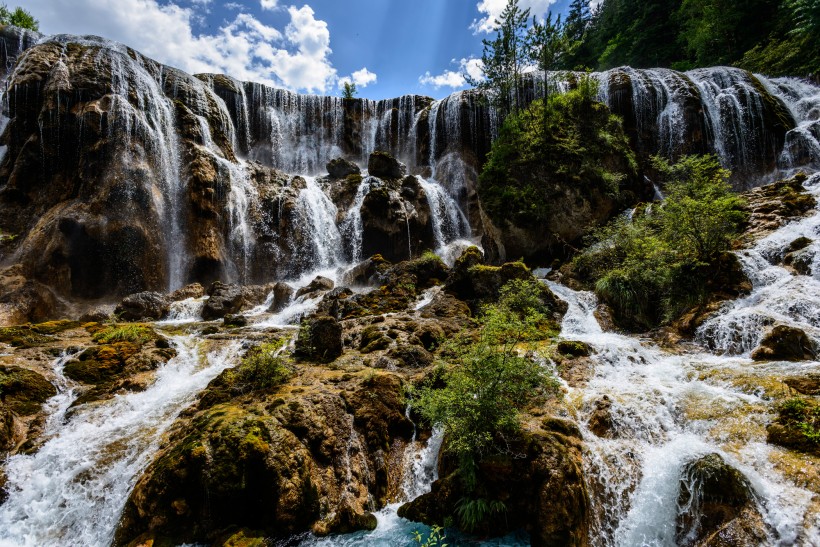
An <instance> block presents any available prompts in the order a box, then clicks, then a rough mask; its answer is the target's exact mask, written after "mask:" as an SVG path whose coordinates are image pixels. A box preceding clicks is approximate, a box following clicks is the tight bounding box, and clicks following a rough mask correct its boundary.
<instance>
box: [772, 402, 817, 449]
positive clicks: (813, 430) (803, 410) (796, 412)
mask: <svg viewBox="0 0 820 547" xmlns="http://www.w3.org/2000/svg"><path fill="white" fill-rule="evenodd" d="M779 410H780V418H781V419H782V420H783V421H784V422H786V423H788V424H792V425H793V426H795V427H796V428H797V429H799V430H800V432H801V433H803V436H804V437H806V439H807V440H808V441H810V442H812V443H820V405H816V404H810V403H809V401H807V400H806V399H803V398H802V397H792V398H790V399H786V400H785V401H783V403H782V404H781V405H780V408H779Z"/></svg>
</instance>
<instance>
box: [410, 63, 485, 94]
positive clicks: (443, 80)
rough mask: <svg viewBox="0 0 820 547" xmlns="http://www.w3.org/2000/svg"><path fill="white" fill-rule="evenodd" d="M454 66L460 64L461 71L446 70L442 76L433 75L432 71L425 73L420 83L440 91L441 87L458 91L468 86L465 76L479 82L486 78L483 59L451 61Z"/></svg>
mask: <svg viewBox="0 0 820 547" xmlns="http://www.w3.org/2000/svg"><path fill="white" fill-rule="evenodd" d="M451 62H452V63H453V64H455V63H456V62H457V63H458V67H459V70H445V71H444V72H442V73H441V74H436V75H432V74H430V71H427V72H425V73H424V76H420V77H419V83H420V84H422V85H430V86H433V88H435V89H438V88H440V87H451V88H453V89H458V88H461V87H466V86H467V83H468V82H467V78H465V74H466V75H467V76H469V77H470V78H472V79H473V80H476V81H479V80H481V79H482V78H484V72H483V71H482V69H483V67H484V64H483V63H482V62H481V59H473V58H470V59H461V60H460V61H456V60H455V59H453V60H452V61H451Z"/></svg>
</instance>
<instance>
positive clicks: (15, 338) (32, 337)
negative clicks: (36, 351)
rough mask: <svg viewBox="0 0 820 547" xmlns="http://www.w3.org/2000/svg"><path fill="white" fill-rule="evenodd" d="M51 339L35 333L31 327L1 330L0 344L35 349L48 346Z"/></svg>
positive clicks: (4, 328)
mask: <svg viewBox="0 0 820 547" xmlns="http://www.w3.org/2000/svg"><path fill="white" fill-rule="evenodd" d="M50 340H51V338H49V337H48V336H44V335H42V334H39V333H37V332H36V331H34V330H33V329H32V328H31V326H28V325H24V326H20V327H3V328H0V342H4V343H6V344H8V345H10V346H13V347H15V348H35V347H38V346H42V345H44V344H47V343H48V342H49V341H50Z"/></svg>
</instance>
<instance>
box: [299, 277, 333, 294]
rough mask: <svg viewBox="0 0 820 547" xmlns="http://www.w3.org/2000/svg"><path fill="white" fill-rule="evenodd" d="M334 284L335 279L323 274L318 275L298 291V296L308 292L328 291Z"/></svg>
mask: <svg viewBox="0 0 820 547" xmlns="http://www.w3.org/2000/svg"><path fill="white" fill-rule="evenodd" d="M333 286H334V283H333V280H332V279H328V278H327V277H322V276H321V275H318V276H316V277H315V278H314V279H313V281H311V282H310V283H308V284H307V285H305V286H304V287H302V288H301V289H299V290H298V291H296V298H299V297H300V296H303V295H306V294H314V293H316V294H318V293H320V292H327V291H329V290H330V289H332V288H333Z"/></svg>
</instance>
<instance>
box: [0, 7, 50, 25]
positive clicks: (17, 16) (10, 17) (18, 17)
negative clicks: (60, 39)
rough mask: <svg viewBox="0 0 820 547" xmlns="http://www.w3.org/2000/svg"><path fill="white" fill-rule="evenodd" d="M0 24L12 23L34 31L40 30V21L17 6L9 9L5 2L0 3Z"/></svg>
mask: <svg viewBox="0 0 820 547" xmlns="http://www.w3.org/2000/svg"><path fill="white" fill-rule="evenodd" d="M0 25H14V26H15V27H20V28H25V29H29V30H33V31H34V32H37V31H39V30H40V22H39V21H38V20H37V19H35V18H34V16H33V15H32V14H31V13H29V12H27V11H26V10H24V9H23V8H21V7H19V6H18V7H16V8H14V9H13V10H10V9H9V8H8V6H6V4H0Z"/></svg>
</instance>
